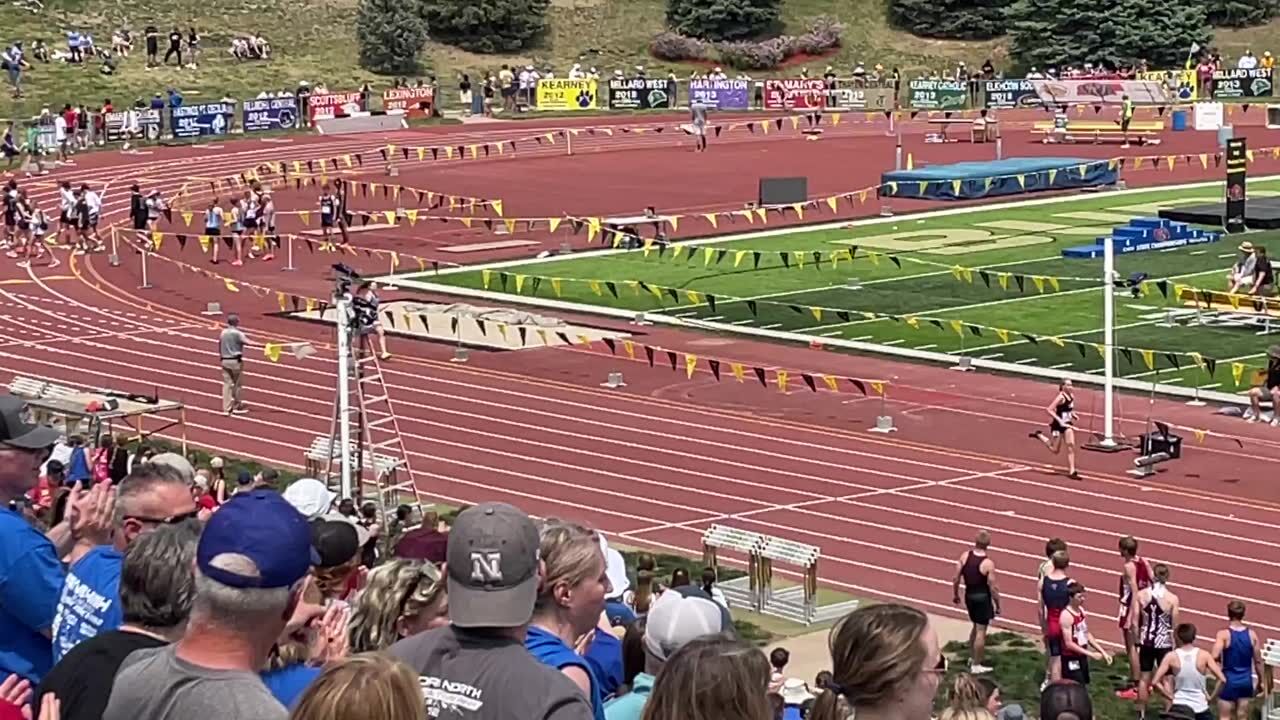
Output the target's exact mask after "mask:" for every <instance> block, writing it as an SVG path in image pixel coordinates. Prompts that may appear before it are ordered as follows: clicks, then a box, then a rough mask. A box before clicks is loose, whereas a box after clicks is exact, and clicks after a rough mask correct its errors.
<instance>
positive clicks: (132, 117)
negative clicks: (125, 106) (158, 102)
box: [103, 108, 161, 142]
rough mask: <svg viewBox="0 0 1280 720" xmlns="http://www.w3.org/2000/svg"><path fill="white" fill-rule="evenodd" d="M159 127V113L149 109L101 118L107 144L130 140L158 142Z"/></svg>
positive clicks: (126, 111)
mask: <svg viewBox="0 0 1280 720" xmlns="http://www.w3.org/2000/svg"><path fill="white" fill-rule="evenodd" d="M160 125H161V114H160V111H159V110H151V109H150V108H148V109H144V110H123V111H120V112H109V113H107V114H106V116H105V117H104V118H103V127H104V130H105V132H106V136H107V142H120V141H122V140H128V139H130V138H135V139H136V138H144V139H146V140H159V139H160Z"/></svg>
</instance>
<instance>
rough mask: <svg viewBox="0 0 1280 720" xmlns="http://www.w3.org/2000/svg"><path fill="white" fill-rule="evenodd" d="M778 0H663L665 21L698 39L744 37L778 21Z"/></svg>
mask: <svg viewBox="0 0 1280 720" xmlns="http://www.w3.org/2000/svg"><path fill="white" fill-rule="evenodd" d="M781 7H782V0H667V24H668V25H670V26H671V29H672V30H675V31H676V32H678V33H680V34H681V35H688V36H690V37H695V38H699V39H702V40H744V39H746V38H749V37H752V36H754V35H759V34H760V33H762V32H764V31H765V30H767V29H769V28H770V27H771V26H773V25H774V24H776V23H777V22H778V18H779V15H780V11H781Z"/></svg>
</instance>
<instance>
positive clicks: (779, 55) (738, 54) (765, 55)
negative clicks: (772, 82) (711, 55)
mask: <svg viewBox="0 0 1280 720" xmlns="http://www.w3.org/2000/svg"><path fill="white" fill-rule="evenodd" d="M716 50H717V51H719V53H720V62H722V63H724V64H725V65H728V66H729V67H732V68H736V69H738V70H768V69H770V68H776V67H778V66H779V65H781V64H782V61H783V60H785V59H786V57H787V56H786V55H784V54H783V52H782V49H781V47H779V45H778V44H777V43H776V42H774V41H773V40H766V41H765V42H758V43H757V42H726V43H719V44H718V45H716Z"/></svg>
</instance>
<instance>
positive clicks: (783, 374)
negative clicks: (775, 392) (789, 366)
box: [777, 370, 787, 392]
mask: <svg viewBox="0 0 1280 720" xmlns="http://www.w3.org/2000/svg"><path fill="white" fill-rule="evenodd" d="M777 377H778V389H779V390H781V391H782V392H786V391H787V371H786V370H778V371H777Z"/></svg>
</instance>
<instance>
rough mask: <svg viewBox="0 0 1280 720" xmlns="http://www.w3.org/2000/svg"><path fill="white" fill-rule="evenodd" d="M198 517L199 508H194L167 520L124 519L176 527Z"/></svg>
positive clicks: (133, 517)
mask: <svg viewBox="0 0 1280 720" xmlns="http://www.w3.org/2000/svg"><path fill="white" fill-rule="evenodd" d="M198 517H200V509H199V508H196V509H195V510H192V511H191V512H186V513H182V514H181V515H170V516H169V517H167V518H153V517H146V516H143V515H125V516H124V519H125V520H137V521H138V522H140V523H147V524H150V525H178V524H180V523H184V522H186V521H188V520H194V519H196V518H198Z"/></svg>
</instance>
